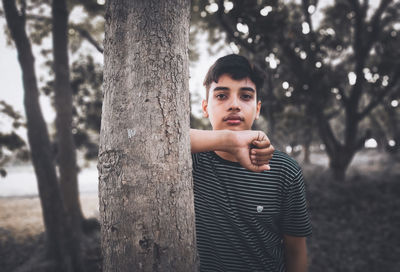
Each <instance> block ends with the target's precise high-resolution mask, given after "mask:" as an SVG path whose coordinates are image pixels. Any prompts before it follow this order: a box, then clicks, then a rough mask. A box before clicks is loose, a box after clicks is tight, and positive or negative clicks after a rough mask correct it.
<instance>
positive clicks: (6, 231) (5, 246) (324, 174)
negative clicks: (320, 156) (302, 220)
mask: <svg viewBox="0 0 400 272" xmlns="http://www.w3.org/2000/svg"><path fill="white" fill-rule="evenodd" d="M366 155H367V156H366V157H365V156H364V157H360V158H358V159H356V161H355V163H353V165H352V168H351V169H350V170H349V174H348V179H347V180H346V181H341V182H337V181H333V180H331V179H330V178H329V174H328V171H327V169H326V167H325V166H323V165H318V164H311V165H303V169H304V176H305V177H306V188H307V198H308V203H309V207H310V212H311V219H312V225H313V235H312V237H310V238H309V239H308V249H309V256H310V258H309V263H310V266H309V268H310V269H309V272H321V271H324V272H361V271H362V272H381V271H384V272H395V271H399V267H400V258H398V256H400V232H399V229H400V197H399V196H400V167H399V166H400V165H399V162H398V161H397V162H394V161H393V160H392V159H391V158H390V157H385V158H382V157H380V156H377V155H376V154H374V153H372V154H366ZM365 158H367V159H365ZM81 202H82V208H83V211H84V213H85V216H86V217H98V212H97V207H98V200H97V196H96V195H82V196H81ZM0 211H1V213H0V270H1V271H32V270H29V267H32V266H31V265H29V266H28V265H27V262H29V260H30V257H31V256H32V255H33V254H34V253H35V252H37V251H38V250H40V249H42V248H43V236H42V234H41V232H42V231H43V223H42V218H41V210H40V205H39V200H38V198H37V197H30V198H26V197H25V198H21V197H19V198H0ZM85 243H86V265H87V268H88V271H87V272H91V271H93V272H94V271H101V256H100V250H99V247H100V244H99V243H100V242H99V233H98V231H92V232H91V233H89V234H88V236H87V238H86V239H85ZM30 262H32V260H30ZM28 264H29V263H28ZM17 267H19V269H18V270H15V269H16V268H17ZM21 267H22V268H24V269H25V270H24V269H21ZM27 267H28V268H27Z"/></svg>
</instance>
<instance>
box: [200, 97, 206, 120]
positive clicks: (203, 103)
mask: <svg viewBox="0 0 400 272" xmlns="http://www.w3.org/2000/svg"><path fill="white" fill-rule="evenodd" d="M201 107H202V108H203V117H204V118H208V108H207V107H208V102H207V100H204V99H203V101H202V102H201Z"/></svg>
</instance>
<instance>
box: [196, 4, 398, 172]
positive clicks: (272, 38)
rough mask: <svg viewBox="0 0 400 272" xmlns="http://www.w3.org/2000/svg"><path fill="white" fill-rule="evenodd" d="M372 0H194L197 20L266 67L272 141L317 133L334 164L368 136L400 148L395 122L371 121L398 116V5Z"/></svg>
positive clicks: (265, 110)
mask: <svg viewBox="0 0 400 272" xmlns="http://www.w3.org/2000/svg"><path fill="white" fill-rule="evenodd" d="M374 3H375V4H374ZM374 3H372V2H369V1H363V2H360V1H359V0H351V1H345V0H336V1H334V2H329V4H328V3H327V2H326V1H316V0H302V1H279V0H247V1H244V0H230V1H227V0H192V23H193V24H194V25H196V26H197V27H199V28H201V29H203V30H205V31H208V33H209V41H210V42H211V43H215V42H217V41H219V40H221V39H225V40H226V43H227V44H228V45H229V46H230V47H231V48H233V49H234V50H236V51H237V53H239V54H242V55H245V56H247V57H248V58H249V59H250V60H251V61H252V62H253V63H255V65H257V66H258V67H259V68H260V69H261V70H263V71H264V72H265V79H266V80H265V82H266V83H265V86H264V90H263V92H262V94H261V99H262V101H263V110H262V115H263V116H264V117H265V119H266V120H267V122H268V126H269V129H268V131H269V132H270V135H271V136H272V138H273V140H275V141H285V142H286V143H290V142H291V141H292V140H291V139H290V138H292V135H295V138H297V139H303V138H304V135H307V133H309V132H310V129H311V130H315V131H316V132H318V136H319V137H315V140H316V139H318V138H319V139H320V140H321V141H322V142H323V143H324V144H325V145H326V150H327V153H328V155H329V157H330V159H331V162H332V161H336V162H340V161H342V162H346V163H345V164H347V165H348V163H349V162H350V161H351V158H352V157H353V156H354V153H355V152H357V150H359V149H360V148H362V147H363V146H364V141H365V140H366V139H367V138H368V137H376V138H378V140H379V141H380V142H386V143H387V142H388V140H389V139H396V141H395V142H396V146H399V145H400V141H398V140H399V134H400V132H399V129H398V128H397V127H398V125H397V126H396V129H385V130H378V128H376V127H375V126H374V124H376V123H380V124H381V126H382V127H385V128H390V127H392V126H394V124H395V123H396V122H397V123H398V120H399V119H400V117H399V114H400V112H399V108H400V107H397V106H391V103H392V101H397V102H394V103H398V101H399V99H400V92H399V91H398V89H399V87H400V83H399V80H398V79H399V75H400V28H399V24H400V2H399V1H394V0H382V1H380V2H379V3H377V4H376V2H374ZM375 5H377V6H375ZM287 107H291V109H290V110H288V109H287ZM294 108H295V109H296V110H295V111H293V109H294ZM389 108H391V110H388V109H389ZM376 111H380V113H381V114H380V115H379V116H378V115H376V114H375V112H376ZM288 112H290V113H291V114H287V113H288ZM390 112H391V113H390ZM293 113H295V115H296V116H295V115H294V114H293ZM371 116H372V117H374V119H375V120H374V121H372V120H371ZM389 116H392V118H389ZM378 118H379V120H378ZM287 119H292V120H291V121H290V120H287ZM375 121H376V122H375ZM278 129H279V132H277V130H278ZM306 141H308V140H306ZM343 154H344V155H343ZM342 162H341V163H339V164H342ZM334 164H335V163H334ZM336 166H339V165H338V164H336ZM339 167H343V165H340V166H339Z"/></svg>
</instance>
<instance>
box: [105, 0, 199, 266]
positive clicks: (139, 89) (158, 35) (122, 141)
mask: <svg viewBox="0 0 400 272" xmlns="http://www.w3.org/2000/svg"><path fill="white" fill-rule="evenodd" d="M106 5H107V7H106V16H105V18H106V28H105V54H104V65H105V70H104V102H103V103H104V104H103V113H102V122H101V133H100V151H99V165H98V168H99V175H100V177H99V182H100V184H99V188H100V191H99V197H100V217H101V225H102V228H101V231H102V251H103V256H104V262H103V268H104V271H115V270H118V271H197V269H196V259H197V258H196V256H197V254H196V245H195V225H194V203H193V192H192V179H191V159H190V142H189V92H188V89H189V88H188V80H189V74H188V72H189V71H188V42H189V15H190V2H189V1H187V0H170V1H108V2H107V3H106Z"/></svg>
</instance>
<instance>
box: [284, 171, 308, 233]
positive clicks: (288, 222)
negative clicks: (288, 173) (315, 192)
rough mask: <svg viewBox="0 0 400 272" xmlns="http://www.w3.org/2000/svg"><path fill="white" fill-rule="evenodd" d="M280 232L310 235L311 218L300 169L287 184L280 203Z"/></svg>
mask: <svg viewBox="0 0 400 272" xmlns="http://www.w3.org/2000/svg"><path fill="white" fill-rule="evenodd" d="M281 228H282V232H283V233H284V234H287V235H291V236H297V237H306V236H309V235H311V232H312V228H311V220H310V215H309V212H308V209H307V202H306V192H305V186H304V179H303V174H302V171H301V170H300V171H299V172H298V173H297V174H296V175H295V176H294V178H293V180H292V182H291V183H290V184H289V186H288V188H287V190H286V192H285V195H284V200H283V204H282V217H281Z"/></svg>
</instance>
